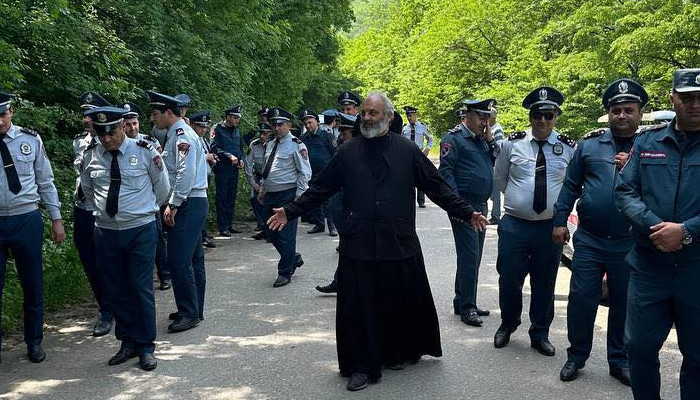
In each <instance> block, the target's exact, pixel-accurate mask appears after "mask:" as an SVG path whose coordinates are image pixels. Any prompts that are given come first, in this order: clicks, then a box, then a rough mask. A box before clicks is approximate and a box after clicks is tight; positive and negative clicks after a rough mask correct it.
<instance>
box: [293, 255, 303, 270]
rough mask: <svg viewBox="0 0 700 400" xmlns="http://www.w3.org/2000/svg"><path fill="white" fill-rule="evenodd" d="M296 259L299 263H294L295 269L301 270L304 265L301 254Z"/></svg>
mask: <svg viewBox="0 0 700 400" xmlns="http://www.w3.org/2000/svg"><path fill="white" fill-rule="evenodd" d="M295 257H296V259H297V261H296V262H295V263H294V269H297V268H301V266H302V265H304V259H303V258H301V254H299V253H297V254H296V256H295Z"/></svg>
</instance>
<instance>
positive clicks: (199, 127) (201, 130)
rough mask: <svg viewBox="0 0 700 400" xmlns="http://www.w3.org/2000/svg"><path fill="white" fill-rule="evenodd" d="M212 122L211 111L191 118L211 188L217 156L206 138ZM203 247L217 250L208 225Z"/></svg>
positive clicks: (204, 229) (191, 125)
mask: <svg viewBox="0 0 700 400" xmlns="http://www.w3.org/2000/svg"><path fill="white" fill-rule="evenodd" d="M210 121H211V113H210V112H209V111H200V112H197V113H194V114H192V117H191V118H190V127H192V129H193V130H194V132H195V133H196V134H197V136H199V140H200V141H201V142H202V149H203V150H204V157H205V158H206V160H207V175H206V178H207V186H209V174H210V173H211V169H212V168H213V167H214V165H216V161H217V160H216V155H215V154H214V153H212V152H211V144H210V142H209V138H207V136H206V134H207V132H208V131H209V122H210ZM202 245H203V246H204V247H207V248H209V249H215V248H216V243H214V240H213V239H212V238H211V237H210V236H209V235H208V234H207V228H206V224H205V226H204V228H203V229H202Z"/></svg>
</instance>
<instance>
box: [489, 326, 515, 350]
mask: <svg viewBox="0 0 700 400" xmlns="http://www.w3.org/2000/svg"><path fill="white" fill-rule="evenodd" d="M511 333H512V332H510V331H507V330H505V329H503V328H498V330H497V331H496V334H495V335H493V347H495V348H497V349H500V348H502V347H506V345H507V344H508V342H510V334H511Z"/></svg>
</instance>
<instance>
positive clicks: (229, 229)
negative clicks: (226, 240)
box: [228, 226, 241, 233]
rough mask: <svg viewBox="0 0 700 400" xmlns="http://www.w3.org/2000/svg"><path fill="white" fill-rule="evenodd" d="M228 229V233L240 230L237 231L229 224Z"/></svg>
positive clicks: (237, 231)
mask: <svg viewBox="0 0 700 400" xmlns="http://www.w3.org/2000/svg"><path fill="white" fill-rule="evenodd" d="M228 231H229V232H230V233H241V231H239V230H238V229H236V228H234V227H232V226H229V227H228Z"/></svg>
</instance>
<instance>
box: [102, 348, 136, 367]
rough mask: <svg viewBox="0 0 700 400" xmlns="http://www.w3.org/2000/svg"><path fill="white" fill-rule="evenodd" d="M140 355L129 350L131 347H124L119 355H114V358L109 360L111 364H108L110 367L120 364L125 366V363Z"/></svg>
mask: <svg viewBox="0 0 700 400" xmlns="http://www.w3.org/2000/svg"><path fill="white" fill-rule="evenodd" d="M137 355H138V354H136V350H134V349H132V348H129V347H122V348H121V349H119V351H118V352H117V354H115V355H114V357H112V358H110V359H109V362H107V364H109V365H119V364H124V363H125V362H127V361H129V359H131V358H134V357H136V356H137Z"/></svg>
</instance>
